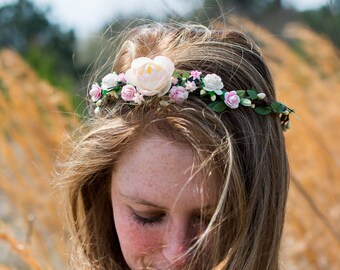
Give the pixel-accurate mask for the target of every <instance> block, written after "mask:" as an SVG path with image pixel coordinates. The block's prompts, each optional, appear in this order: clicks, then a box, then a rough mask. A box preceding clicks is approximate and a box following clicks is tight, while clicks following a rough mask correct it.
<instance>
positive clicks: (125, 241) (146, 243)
mask: <svg viewBox="0 0 340 270" xmlns="http://www.w3.org/2000/svg"><path fill="white" fill-rule="evenodd" d="M121 233H122V235H121V236H122V237H121V245H122V248H124V249H126V250H125V251H126V252H127V253H130V254H131V255H133V256H144V255H148V254H152V253H153V252H155V251H157V250H159V249H160V247H161V237H160V233H158V232H154V231H153V230H149V229H146V228H145V229H144V228H141V226H139V225H133V224H130V225H129V226H128V227H125V228H124V229H123V231H121ZM132 253H133V254H132Z"/></svg>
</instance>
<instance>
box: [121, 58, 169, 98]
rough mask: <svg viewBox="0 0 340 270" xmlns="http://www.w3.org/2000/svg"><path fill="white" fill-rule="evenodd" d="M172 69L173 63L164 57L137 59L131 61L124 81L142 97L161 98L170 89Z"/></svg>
mask: <svg viewBox="0 0 340 270" xmlns="http://www.w3.org/2000/svg"><path fill="white" fill-rule="evenodd" d="M174 69H175V66H174V63H173V62H172V61H171V60H170V59H169V58H168V57H166V56H157V57H155V58H154V59H150V58H148V57H139V58H137V59H135V60H133V61H132V63H131V68H130V69H129V70H128V71H127V72H126V73H125V79H126V81H127V82H128V83H130V84H132V85H134V86H136V89H137V91H138V92H139V93H141V94H142V95H144V96H154V95H158V96H163V95H165V94H166V93H167V92H168V91H169V89H170V87H171V83H172V74H173V72H174Z"/></svg>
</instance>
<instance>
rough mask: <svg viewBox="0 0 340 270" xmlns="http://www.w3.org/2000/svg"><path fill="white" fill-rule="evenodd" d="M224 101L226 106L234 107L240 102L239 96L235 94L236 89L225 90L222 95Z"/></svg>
mask: <svg viewBox="0 0 340 270" xmlns="http://www.w3.org/2000/svg"><path fill="white" fill-rule="evenodd" d="M224 103H225V104H226V105H227V106H228V107H230V108H232V109H236V108H238V106H239V104H240V97H239V96H238V95H237V93H236V91H230V92H226V93H225V95H224Z"/></svg>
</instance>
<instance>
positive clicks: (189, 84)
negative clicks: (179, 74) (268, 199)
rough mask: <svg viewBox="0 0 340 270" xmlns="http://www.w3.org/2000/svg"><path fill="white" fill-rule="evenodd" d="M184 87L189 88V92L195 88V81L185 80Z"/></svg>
mask: <svg viewBox="0 0 340 270" xmlns="http://www.w3.org/2000/svg"><path fill="white" fill-rule="evenodd" d="M185 89H187V90H189V91H190V92H193V91H195V90H196V89H197V86H196V83H195V82H190V81H189V82H186V83H185Z"/></svg>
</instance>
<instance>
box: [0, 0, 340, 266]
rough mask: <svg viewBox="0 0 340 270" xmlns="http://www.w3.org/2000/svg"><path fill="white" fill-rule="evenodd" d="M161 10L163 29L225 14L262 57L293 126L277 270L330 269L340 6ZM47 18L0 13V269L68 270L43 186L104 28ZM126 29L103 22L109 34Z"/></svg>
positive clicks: (64, 237)
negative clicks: (84, 31)
mask: <svg viewBox="0 0 340 270" xmlns="http://www.w3.org/2000/svg"><path fill="white" fill-rule="evenodd" d="M160 2H162V3H163V4H164V5H165V7H166V8H167V10H168V11H169V10H170V11H171V12H168V13H167V14H166V15H165V17H164V18H162V20H164V21H166V20H169V19H170V18H172V19H174V18H175V19H176V20H181V21H187V20H194V21H200V22H202V23H204V24H207V23H208V19H213V18H214V17H216V14H218V15H220V14H221V13H224V12H226V11H230V10H231V8H234V10H233V12H230V14H228V15H227V16H225V17H224V18H222V19H224V20H225V21H226V22H227V24H228V26H229V27H231V28H234V29H238V30H242V31H245V32H248V33H249V34H251V35H252V37H253V38H254V39H255V41H257V43H258V44H259V45H260V46H261V48H262V50H263V54H264V56H265V58H266V60H267V62H268V63H269V66H270V68H271V70H272V72H273V75H274V80H275V82H276V86H277V90H278V99H279V100H281V101H283V102H284V103H286V104H289V106H290V107H292V108H295V110H296V113H297V116H298V118H294V117H293V118H292V128H291V130H289V131H288V132H287V133H286V140H287V148H288V153H289V159H290V165H291V171H292V172H291V185H290V194H289V200H288V207H287V220H286V224H285V232H284V238H283V241H282V252H281V263H282V269H287V270H297V269H308V270H314V269H315V270H319V269H321V270H338V269H340V226H339V224H340V140H339V139H340V132H339V131H340V110H339V104H340V57H339V55H340V53H339V48H340V1H330V2H329V3H328V5H325V6H322V7H319V8H317V9H313V10H307V11H306V10H305V11H298V10H296V9H294V8H293V7H290V6H286V5H284V4H283V2H284V1H270V0H267V1H260V0H258V1H250V0H248V1H236V2H237V3H235V1H234V2H233V1H219V2H216V1H201V2H199V1H195V0H193V1H192V2H193V3H192V5H194V4H195V3H196V4H195V5H194V6H195V7H196V9H195V8H194V6H193V7H192V8H191V9H192V12H189V13H187V14H177V13H176V12H173V10H172V9H171V7H169V5H167V1H160ZM194 2H195V3H194ZM198 2H199V3H200V5H198V4H197V3H198ZM203 2H204V3H203ZM186 5H189V4H186ZM188 9H189V10H190V7H189V8H188ZM20 12H22V13H20ZM46 14H47V13H45V12H42V11H41V9H39V7H36V6H35V4H34V3H33V2H29V1H26V0H19V1H18V2H17V3H10V4H6V5H3V6H2V7H1V6H0V47H1V49H0V128H1V129H0V131H1V132H0V270H5V269H67V261H68V255H69V254H68V241H69V235H68V232H67V230H66V228H64V225H63V224H64V218H63V215H62V210H61V209H60V204H59V197H58V196H57V194H56V191H55V189H54V188H53V186H52V184H51V180H52V179H53V176H54V175H55V162H56V159H57V156H58V154H60V149H61V147H62V143H63V141H64V139H65V138H66V137H67V136H69V135H70V134H72V131H73V130H75V129H76V128H77V127H78V126H79V125H80V123H81V121H82V116H83V111H84V107H85V106H84V102H82V98H83V97H84V95H85V94H86V89H85V87H84V85H86V72H87V71H86V68H87V67H88V66H89V65H90V64H91V61H93V60H94V59H95V58H96V53H98V45H97V42H98V39H99V38H97V37H102V36H103V35H102V33H103V31H104V28H105V26H103V28H102V29H101V30H98V32H97V33H95V34H92V36H91V37H87V38H84V37H82V38H79V37H77V35H76V33H75V32H73V31H72V30H65V29H63V28H62V27H60V26H59V25H57V24H55V23H52V22H50V21H49V19H48V18H47V17H46ZM235 14H237V15H235ZM28 15H29V16H28ZM130 19H131V15H130V17H129V16H127V15H126V16H125V17H124V16H122V17H119V18H112V21H114V22H115V23H114V24H113V25H112V26H111V29H112V31H113V32H119V31H120V29H122V28H124V25H125V24H126V23H128V22H129V20H130ZM220 19H221V18H220ZM103 25H104V22H103Z"/></svg>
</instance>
